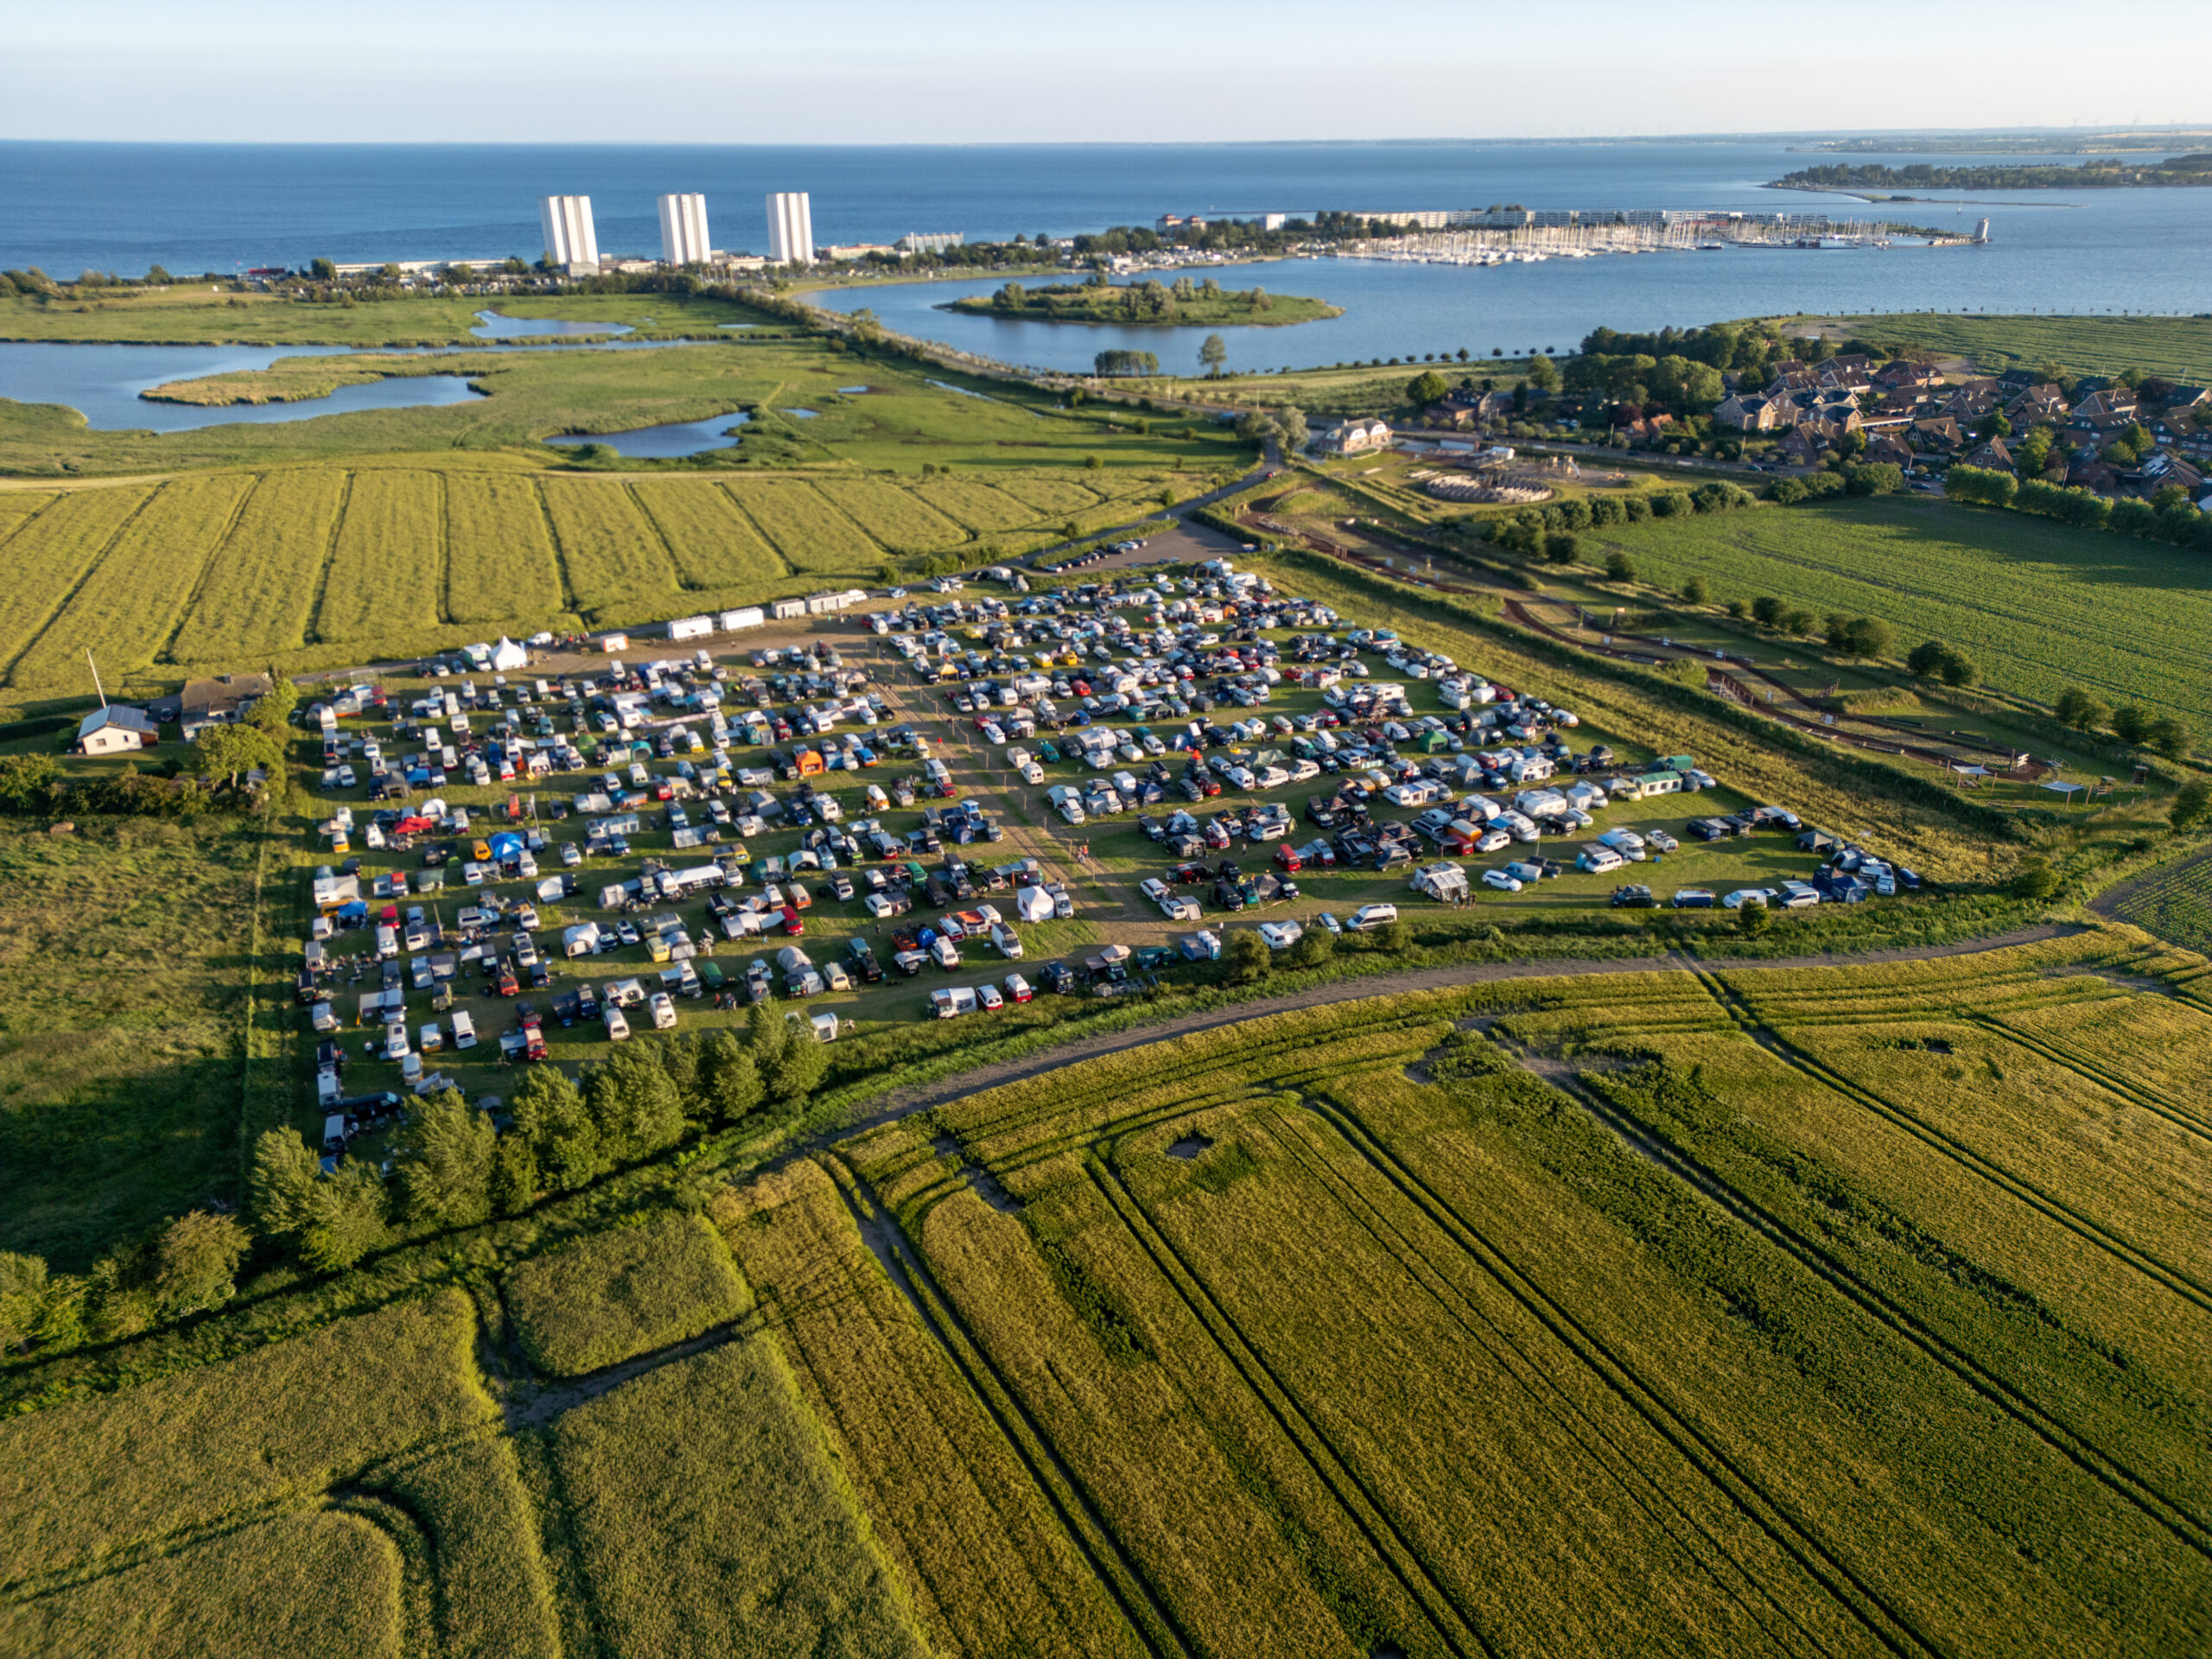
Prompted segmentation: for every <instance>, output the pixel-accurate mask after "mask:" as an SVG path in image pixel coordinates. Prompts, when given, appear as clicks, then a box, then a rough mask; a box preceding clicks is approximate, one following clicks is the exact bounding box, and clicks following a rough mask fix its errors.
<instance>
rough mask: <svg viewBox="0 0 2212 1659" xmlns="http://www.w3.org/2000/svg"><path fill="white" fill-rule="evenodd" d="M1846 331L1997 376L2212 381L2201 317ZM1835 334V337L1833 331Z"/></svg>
mask: <svg viewBox="0 0 2212 1659" xmlns="http://www.w3.org/2000/svg"><path fill="white" fill-rule="evenodd" d="M1839 327H1840V328H1841V329H1842V330H1844V331H1846V332H1849V331H1857V332H1859V333H1862V334H1865V335H1866V336H1867V337H1868V338H1870V339H1874V340H1901V341H1908V342H1910V343H1911V344H1913V345H1916V346H1927V347H1928V348H1929V350H1931V351H1936V352H1942V353H1947V354H1949V355H1954V356H1958V357H1963V358H1966V359H1968V360H1969V361H1971V362H1973V363H1974V364H1976V365H1979V366H1980V368H1982V369H1983V370H1985V371H1986V372H1989V373H1991V374H2001V373H2002V372H2005V370H2006V369H2014V368H2024V369H2039V368H2041V367H2042V366H2043V365H2044V364H2045V363H2057V364H2060V365H2063V366H2064V367H2066V368H2069V369H2071V370H2072V371H2073V372H2075V373H2076V374H2118V373H2119V372H2120V371H2122V370H2123V369H2140V370H2141V371H2142V372H2144V373H2145V374H2157V375H2164V377H2165V378H2168V379H2170V380H2181V381H2186V382H2190V383H2193V384H2195V385H2203V384H2204V383H2205V381H2207V380H2208V379H2212V321H2209V320H2207V319H2206V318H2203V317H2201V316H2198V317H2062V316H2048V317H2045V316H2035V317H1967V316H1947V315H1942V314H1940V313H1920V314H1913V313H1907V314H1904V315H1895V316H1888V315H1885V316H1876V317H1854V318H1850V319H1847V320H1846V321H1844V322H1843V323H1842V324H1840V325H1839ZM1832 332H1833V331H1832Z"/></svg>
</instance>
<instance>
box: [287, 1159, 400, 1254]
mask: <svg viewBox="0 0 2212 1659" xmlns="http://www.w3.org/2000/svg"><path fill="white" fill-rule="evenodd" d="M385 1206H386V1199H385V1190H384V1178H383V1177H382V1176H381V1175H379V1174H378V1173H377V1168H376V1166H375V1165H373V1164H369V1163H364V1162H363V1161H361V1160H359V1159H358V1158H348V1159H347V1160H346V1161H345V1162H344V1163H342V1164H340V1165H339V1166H338V1168H337V1171H336V1173H334V1174H332V1175H329V1176H327V1177H326V1178H325V1179H322V1180H321V1181H318V1182H316V1183H315V1190H314V1192H311V1193H310V1194H309V1195H308V1218H307V1225H306V1226H305V1227H304V1228H302V1230H301V1232H300V1259H301V1260H302V1261H303V1262H306V1263H307V1264H308V1266H309V1267H311V1268H314V1269H315V1271H316V1272H318V1273H335V1272H338V1271H339V1270H340V1269H341V1268H350V1267H352V1266H353V1264H354V1263H355V1262H358V1261H359V1260H360V1259H361V1258H362V1257H363V1256H364V1255H367V1254H368V1253H369V1252H370V1251H371V1250H372V1249H375V1248H376V1247H377V1246H378V1245H379V1244H381V1243H384V1241H385V1236H386V1229H385Z"/></svg>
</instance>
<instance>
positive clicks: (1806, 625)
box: [1782, 609, 1821, 637]
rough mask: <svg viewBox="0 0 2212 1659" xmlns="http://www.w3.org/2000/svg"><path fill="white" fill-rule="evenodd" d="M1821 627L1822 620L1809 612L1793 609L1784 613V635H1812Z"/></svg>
mask: <svg viewBox="0 0 2212 1659" xmlns="http://www.w3.org/2000/svg"><path fill="white" fill-rule="evenodd" d="M1820 625H1821V620H1820V618H1818V617H1816V616H1815V615H1814V614H1813V613H1811V612H1810V611H1808V610H1800V609H1792V610H1790V611H1788V612H1786V613H1783V619H1782V630H1783V632H1784V633H1794V634H1797V635H1799V636H1801V637H1802V636H1803V635H1806V634H1809V633H1811V632H1813V630H1814V629H1815V628H1817V627H1819V626H1820Z"/></svg>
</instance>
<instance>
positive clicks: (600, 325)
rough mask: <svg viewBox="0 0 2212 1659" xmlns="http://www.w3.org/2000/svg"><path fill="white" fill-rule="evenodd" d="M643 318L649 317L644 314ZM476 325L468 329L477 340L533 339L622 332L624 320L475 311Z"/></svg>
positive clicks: (627, 327) (625, 330) (627, 329)
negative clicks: (504, 314)
mask: <svg viewBox="0 0 2212 1659" xmlns="http://www.w3.org/2000/svg"><path fill="white" fill-rule="evenodd" d="M646 321H652V319H651V318H648V319H646ZM476 322H477V326H476V327H474V328H472V329H470V330H469V331H468V332H469V333H470V334H474V335H475V336H476V338H477V339H479V340H537V339H543V337H545V336H547V335H550V334H631V333H633V332H634V331H633V330H632V327H630V325H629V324H628V323H626V322H570V321H563V320H562V319H561V318H559V317H504V316H501V315H499V313H498V312H497V311H479V312H478V313H477V314H476Z"/></svg>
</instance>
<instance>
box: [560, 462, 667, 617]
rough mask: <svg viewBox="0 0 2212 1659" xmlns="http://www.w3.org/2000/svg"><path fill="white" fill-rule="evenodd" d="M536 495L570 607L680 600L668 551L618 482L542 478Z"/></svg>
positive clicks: (587, 609) (587, 610)
mask: <svg viewBox="0 0 2212 1659" xmlns="http://www.w3.org/2000/svg"><path fill="white" fill-rule="evenodd" d="M538 494H539V497H540V499H543V502H544V503H545V516H546V518H547V519H548V520H549V521H550V523H551V524H552V526H553V539H554V542H555V544H556V546H557V547H558V548H559V550H560V556H561V570H562V575H563V579H564V585H565V587H566V588H567V590H568V592H569V595H570V596H571V597H572V599H573V600H574V601H575V606H574V608H575V609H576V610H577V611H579V612H580V613H582V614H584V615H585V616H591V615H594V614H595V613H600V612H603V611H608V610H613V609H616V608H619V607H636V606H639V605H647V606H650V605H652V604H655V603H664V604H671V605H673V604H676V603H678V602H679V601H678V596H677V583H676V573H675V569H674V567H673V565H672V564H671V562H670V559H669V554H668V549H667V547H666V546H665V545H664V543H662V541H661V539H660V537H659V536H658V534H656V533H655V531H654V530H653V527H652V524H651V523H650V522H649V521H648V520H647V519H646V518H645V515H644V514H643V513H642V512H639V510H638V504H637V502H636V501H634V500H633V499H631V496H630V493H629V492H628V491H626V490H625V489H624V488H623V487H622V486H621V485H620V484H619V483H615V482H613V481H608V482H605V483H601V482H597V481H593V482H588V483H587V482H582V481H575V480H566V479H545V480H541V481H540V483H539V485H538Z"/></svg>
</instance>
